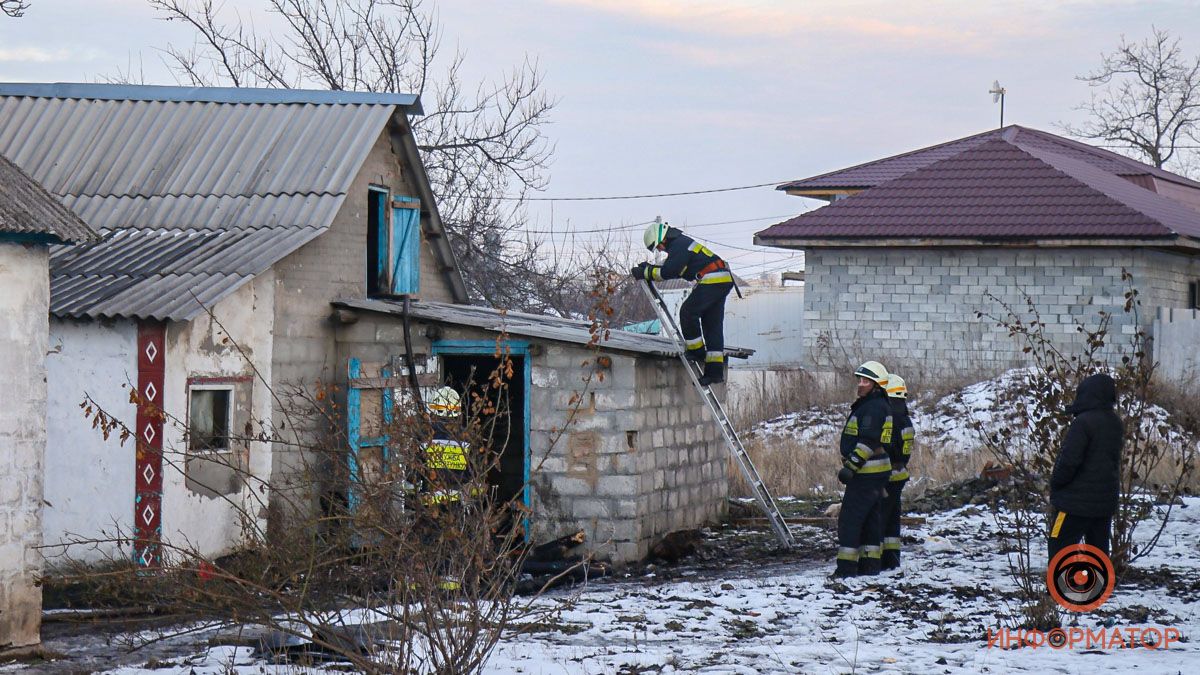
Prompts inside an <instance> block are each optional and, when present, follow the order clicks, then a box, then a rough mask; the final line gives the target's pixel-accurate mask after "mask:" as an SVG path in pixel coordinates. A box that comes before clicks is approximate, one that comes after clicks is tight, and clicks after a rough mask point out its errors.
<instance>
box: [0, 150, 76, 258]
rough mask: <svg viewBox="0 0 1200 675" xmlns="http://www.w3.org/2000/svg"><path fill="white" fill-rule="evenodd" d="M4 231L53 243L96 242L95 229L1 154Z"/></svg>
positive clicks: (0, 212)
mask: <svg viewBox="0 0 1200 675" xmlns="http://www.w3.org/2000/svg"><path fill="white" fill-rule="evenodd" d="M0 232H4V233H9V234H15V235H18V236H26V235H32V236H34V237H45V238H47V239H48V240H49V241H48V242H47V243H49V242H60V243H73V242H88V241H95V240H96V239H97V238H98V237H97V235H96V233H95V232H94V231H93V230H92V228H90V227H88V226H87V224H86V223H85V222H83V221H82V220H80V218H79V216H78V215H76V214H75V213H72V212H71V209H69V208H67V207H66V206H64V205H63V204H62V202H60V201H58V199H56V198H55V197H54V195H52V194H50V193H49V192H47V191H46V190H45V189H44V188H43V187H42V186H40V185H38V183H37V181H35V180H33V179H32V178H30V177H29V176H28V175H26V174H25V172H23V171H21V169H20V168H19V167H18V166H17V165H15V164H13V163H12V162H10V161H8V159H6V158H5V157H4V155H0Z"/></svg>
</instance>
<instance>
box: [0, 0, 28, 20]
mask: <svg viewBox="0 0 1200 675" xmlns="http://www.w3.org/2000/svg"><path fill="white" fill-rule="evenodd" d="M27 9H29V3H28V2H23V1H22V0H0V12H4V13H5V14H7V15H9V16H11V17H12V18H14V19H15V18H17V17H18V16H24V15H25V10H27Z"/></svg>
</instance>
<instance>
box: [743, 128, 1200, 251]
mask: <svg viewBox="0 0 1200 675" xmlns="http://www.w3.org/2000/svg"><path fill="white" fill-rule="evenodd" d="M1046 136H1048V134H1044V133H1043V132H1038V134H1036V135H1035V134H1026V133H1024V132H1023V131H1022V132H1020V133H1017V132H1014V131H1013V130H1011V129H1010V130H1008V133H1004V134H1000V135H997V136H993V137H992V138H990V139H988V140H984V141H983V142H976V143H973V144H970V145H967V146H960V149H959V151H958V152H956V153H954V154H952V155H950V156H949V157H944V158H942V159H940V160H937V161H935V162H932V163H930V164H928V165H926V166H924V167H922V168H919V169H916V170H913V171H910V172H908V173H906V174H904V175H902V176H899V177H897V178H893V179H891V180H888V181H885V182H882V183H880V184H878V185H876V186H874V187H871V188H869V189H866V190H864V191H862V192H860V193H858V194H855V195H853V196H850V197H848V198H846V199H843V200H841V201H837V202H834V203H832V204H830V205H829V206H825V207H822V208H819V209H816V210H813V211H809V212H807V213H804V214H802V215H799V216H797V217H795V218H792V219H790V220H788V221H785V222H782V223H779V224H777V225H773V226H771V227H770V228H768V229H766V230H764V231H762V232H759V233H758V235H757V236H756V239H758V240H759V241H761V242H763V243H766V244H770V243H771V242H772V241H778V240H785V239H789V240H796V239H829V238H834V239H836V238H904V239H912V238H934V239H936V238H971V239H987V238H1060V239H1061V238H1068V239H1073V238H1095V237H1102V238H1121V237H1126V238H1131V237H1137V238H1156V237H1161V238H1167V237H1175V236H1177V235H1185V236H1190V237H1200V212H1197V211H1194V210H1192V209H1190V208H1188V207H1187V206H1184V205H1183V204H1181V203H1179V202H1176V201H1175V200H1173V199H1170V198H1167V197H1164V196H1162V195H1159V194H1157V193H1155V192H1153V191H1151V190H1148V189H1146V188H1145V187H1142V186H1141V185H1139V184H1137V183H1134V182H1133V181H1130V180H1128V179H1126V178H1124V177H1123V175H1124V174H1122V173H1117V172H1119V171H1120V172H1124V171H1129V170H1130V168H1129V167H1128V166H1126V165H1125V164H1123V163H1119V162H1110V161H1107V158H1100V159H1097V158H1095V157H1092V156H1090V155H1088V154H1087V153H1084V152H1080V151H1078V149H1077V148H1074V147H1071V146H1069V145H1065V144H1053V143H1048V142H1045V137H1046ZM1030 139H1033V140H1032V141H1031V142H1028V143H1027V142H1026V141H1028V140H1030ZM1064 140H1065V139H1064ZM1128 161H1132V160H1128ZM1147 168H1149V167H1147ZM1146 173H1148V172H1146V171H1143V172H1142V174H1143V175H1144V174H1146Z"/></svg>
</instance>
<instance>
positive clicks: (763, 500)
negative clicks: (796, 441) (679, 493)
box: [638, 281, 796, 548]
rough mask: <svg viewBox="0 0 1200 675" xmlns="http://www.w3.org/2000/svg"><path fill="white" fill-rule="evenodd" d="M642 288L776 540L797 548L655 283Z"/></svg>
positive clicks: (647, 283)
mask: <svg viewBox="0 0 1200 675" xmlns="http://www.w3.org/2000/svg"><path fill="white" fill-rule="evenodd" d="M638 285H639V286H641V287H642V291H643V292H645V294H646V298H647V299H648V300H649V301H650V304H652V305H654V311H655V312H656V313H657V314H658V320H659V322H660V323H661V324H662V327H663V332H664V333H666V334H667V337H669V338H671V340H672V341H674V342H675V343H676V344H677V345H678V346H679V359H680V360H681V361H683V367H684V368H686V369H687V372H688V376H689V377H691V378H692V384H694V385H695V386H696V391H698V392H700V396H701V397H702V398H703V399H704V402H705V403H707V404H708V409H709V410H711V411H712V414H713V417H715V418H716V419H717V424H718V426H720V427H721V433H722V434H724V436H725V444H726V445H728V446H729V452H730V453H731V454H732V455H733V458H734V459H735V460H737V465H738V468H740V469H741V470H742V477H743V478H745V479H746V482H747V483H748V484H749V485H750V487H751V488H753V489H754V496H755V498H756V499H758V505H759V507H760V508H761V509H762V510H763V513H764V514H766V516H767V520H768V521H769V522H770V523H771V529H773V530H775V536H777V537H779V541H780V542H781V543H782V544H783V545H784V546H785V547H787V548H792V547H794V546H795V545H796V540H795V539H794V538H793V537H792V531H791V530H790V529H788V526H787V521H785V520H784V519H783V514H782V513H780V512H779V506H778V505H776V504H775V498H774V497H772V496H771V492H770V490H768V489H767V486H766V485H765V484H764V483H763V480H762V476H760V475H759V474H758V469H756V468H754V462H752V461H751V460H750V453H748V452H746V447H745V446H744V445H742V440H741V439H740V438H738V435H737V431H735V430H734V428H733V424H731V423H730V422H729V416H728V415H727V414H725V407H724V406H722V405H721V401H720V399H718V398H717V396H716V394H714V393H713V391H712V389H711V388H710V387H706V386H704V385H702V384H700V375H701V374H702V371H701V369H700V366H699V365H698V364H696V363H694V362H693V361H691V360H690V359H688V358H687V351H686V349H685V343H684V340H683V335H682V333H680V332H679V326H678V325H676V323H675V317H674V316H672V315H671V310H670V308H668V307H667V303H666V302H664V301H663V298H662V295H660V294H659V292H658V289H657V288H655V287H654V283H653V282H651V281H646V282H645V283H644V284H638Z"/></svg>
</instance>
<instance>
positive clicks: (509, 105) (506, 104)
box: [148, 0, 555, 309]
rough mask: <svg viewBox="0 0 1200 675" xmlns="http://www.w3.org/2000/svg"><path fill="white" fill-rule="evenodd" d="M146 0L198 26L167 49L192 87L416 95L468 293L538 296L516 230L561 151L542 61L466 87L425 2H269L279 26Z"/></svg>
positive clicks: (533, 252) (491, 299)
mask: <svg viewBox="0 0 1200 675" xmlns="http://www.w3.org/2000/svg"><path fill="white" fill-rule="evenodd" d="M148 1H149V2H150V5H151V6H152V7H154V8H155V9H156V10H158V11H159V12H161V13H162V14H163V16H164V18H165V19H166V20H168V21H178V22H181V23H183V24H186V25H187V26H189V27H190V28H192V29H193V31H194V32H195V34H196V39H195V42H194V43H193V44H192V45H191V46H190V47H188V48H186V49H184V48H180V47H177V46H173V45H172V46H168V47H166V48H165V49H164V52H165V54H166V59H167V62H168V64H169V65H170V66H171V67H172V68H173V69H174V70H175V71H176V73H177V75H178V76H179V78H180V79H181V80H182V81H186V82H189V83H191V84H193V85H195V86H212V85H222V86H234V87H287V88H302V87H308V88H322V89H333V90H346V91H389V92H406V93H414V94H418V95H420V96H421V98H422V102H423V104H424V107H425V108H426V110H427V113H426V114H425V115H424V116H423V117H421V118H418V119H416V120H414V121H413V134H414V136H415V137H416V139H417V142H418V145H419V147H420V149H421V152H422V160H423V161H424V163H425V167H426V170H427V171H428V173H429V178H430V181H431V183H432V185H433V190H434V193H435V194H436V195H437V196H438V203H439V207H440V209H441V213H442V218H443V220H444V221H445V223H446V225H447V229H448V230H449V234H450V239H451V243H452V245H453V246H454V250H455V253H456V255H457V256H458V259H459V263H460V265H461V266H462V269H463V274H464V276H465V277H466V282H467V286H468V289H469V291H470V292H471V294H472V295H473V296H474V297H475V298H476V299H479V300H483V301H485V302H487V303H489V304H492V305H498V306H505V307H513V308H519V309H532V308H533V307H531V305H534V306H536V305H537V304H538V303H537V301H536V298H535V294H536V293H537V291H538V288H539V285H538V284H537V283H536V282H535V280H536V279H537V278H538V275H539V274H541V275H543V276H545V275H547V274H549V273H550V270H547V269H545V268H544V265H545V263H544V262H543V261H542V259H541V256H539V255H538V246H537V245H536V243H535V242H531V241H530V240H528V239H525V238H522V237H517V236H515V235H516V234H517V233H518V232H519V230H520V228H521V226H522V224H523V222H524V217H525V209H524V203H523V201H522V198H523V197H524V195H525V194H526V192H527V191H529V190H534V189H539V188H542V187H544V185H545V181H546V173H545V172H546V169H547V167H548V165H549V161H550V157H551V155H552V154H553V146H552V144H551V143H550V142H549V141H548V139H547V138H546V136H545V134H544V133H543V129H544V127H545V125H546V124H547V123H548V122H549V119H550V113H551V111H552V110H553V108H554V105H555V101H554V100H553V99H551V98H550V97H549V96H548V95H547V94H546V93H545V91H544V83H543V79H542V73H541V70H540V68H539V66H538V64H537V63H535V62H532V61H529V60H526V61H525V62H523V63H521V64H520V65H519V66H517V67H515V68H513V69H512V70H511V71H510V72H509V73H508V74H507V76H506V77H505V78H504V79H503V80H501V81H499V82H498V83H492V84H486V83H480V84H478V85H476V86H470V85H468V84H467V83H465V82H464V78H463V76H462V66H463V59H464V56H463V54H462V53H461V52H458V53H455V54H454V55H453V56H452V57H449V58H448V59H442V58H440V56H441V31H440V28H439V25H438V22H437V19H436V17H435V16H434V14H432V13H430V12H426V11H424V9H423V8H422V2H421V0H262V7H263V9H264V10H265V11H267V12H268V13H270V14H273V15H275V16H277V17H278V18H280V19H281V20H282V26H283V29H284V30H283V31H282V32H281V33H278V34H273V33H271V32H268V31H266V30H260V29H259V28H257V27H256V26H255V25H254V23H253V22H251V21H249V20H247V19H245V18H243V17H242V16H241V15H240V14H236V13H235V14H234V16H233V17H230V18H228V19H227V18H226V12H225V11H224V9H223V7H222V6H220V5H218V4H214V0H148ZM443 63H444V65H442V64H443ZM506 195H511V196H515V197H516V199H513V198H512V197H511V196H506ZM531 298H534V300H533V301H532V302H531Z"/></svg>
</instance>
